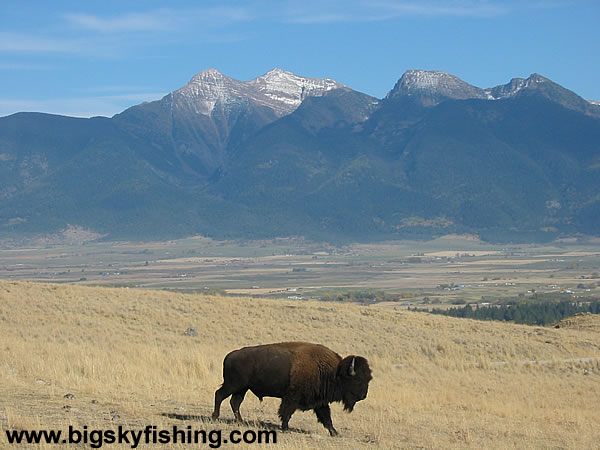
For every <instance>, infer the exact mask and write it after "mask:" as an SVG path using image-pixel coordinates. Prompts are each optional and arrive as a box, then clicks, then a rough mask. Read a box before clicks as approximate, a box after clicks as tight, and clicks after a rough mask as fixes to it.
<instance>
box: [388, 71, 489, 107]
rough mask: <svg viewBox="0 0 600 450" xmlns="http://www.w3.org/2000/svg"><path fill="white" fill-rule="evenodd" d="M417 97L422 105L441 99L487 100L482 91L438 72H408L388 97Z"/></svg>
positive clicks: (437, 101) (435, 102) (456, 78)
mask: <svg viewBox="0 0 600 450" xmlns="http://www.w3.org/2000/svg"><path fill="white" fill-rule="evenodd" d="M395 96H418V97H419V98H421V101H422V102H423V103H424V104H437V103H439V101H440V100H441V99H443V98H451V99H467V98H487V96H486V95H485V93H484V92H483V90H482V89H480V88H478V87H475V86H471V85H470V84H468V83H465V82H464V81H463V80H461V79H460V78H458V77H456V76H454V75H451V74H449V73H446V72H441V71H438V70H408V71H406V72H405V73H404V75H402V78H400V80H399V81H398V83H396V86H395V87H394V89H392V91H390V93H389V94H388V98H389V97H395Z"/></svg>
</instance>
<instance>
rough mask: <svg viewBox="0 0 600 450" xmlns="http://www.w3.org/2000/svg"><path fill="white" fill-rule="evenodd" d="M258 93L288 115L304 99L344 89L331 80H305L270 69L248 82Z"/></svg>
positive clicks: (305, 78) (304, 78) (283, 71)
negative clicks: (278, 104)
mask: <svg viewBox="0 0 600 450" xmlns="http://www.w3.org/2000/svg"><path fill="white" fill-rule="evenodd" d="M248 83H249V84H251V85H253V86H254V87H255V88H256V89H257V90H258V92H260V93H262V94H263V95H265V96H266V97H268V98H269V99H271V100H273V101H275V102H278V103H280V104H281V108H282V110H281V112H282V113H289V112H292V111H293V110H294V109H296V108H297V107H298V106H300V103H302V101H303V100H304V99H305V98H306V97H317V96H321V95H323V93H325V92H327V91H330V90H331V89H337V88H342V87H345V86H344V85H343V84H341V83H338V82H337V81H335V80H332V79H331V78H307V77H301V76H299V75H295V74H293V73H291V72H286V71H285V70H281V69H272V70H270V71H268V72H267V73H265V74H264V75H261V76H259V77H257V78H255V79H254V80H251V81H249V82H248Z"/></svg>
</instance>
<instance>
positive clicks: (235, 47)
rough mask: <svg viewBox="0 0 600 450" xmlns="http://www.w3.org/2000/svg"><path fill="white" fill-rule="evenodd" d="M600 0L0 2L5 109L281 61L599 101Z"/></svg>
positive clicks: (75, 111) (334, 72)
mask: <svg viewBox="0 0 600 450" xmlns="http://www.w3.org/2000/svg"><path fill="white" fill-rule="evenodd" d="M599 29H600V2H598V0H545V1H544V0H519V1H517V0H505V1H500V0H446V1H439V0H376V1H366V0H365V1H361V0H294V1H291V0H277V1H271V0H246V1H228V0H223V1H213V2H205V1H176V0H175V1H171V2H163V1H160V2H159V1H152V0H144V1H142V0H134V1H127V0H118V1H113V0H103V1H97V2H96V1H81V0H79V1H67V0H65V1H60V0H57V1H27V0H3V1H2V2H1V3H0V116H5V115H8V114H12V113H14V112H17V111H42V112H50V113H57V114H66V115H74V116H83V117H88V116H93V115H106V116H111V115H113V114H115V113H117V112H120V111H122V110H124V109H125V108H127V107H129V106H132V105H135V104H138V103H141V102H142V101H149V100H155V99H158V98H160V97H162V96H163V95H165V94H166V93H168V92H170V91H173V90H175V89H177V88H179V87H181V86H183V85H185V83H187V82H188V81H189V79H190V78H191V77H192V76H193V75H194V74H195V73H197V72H200V71H202V70H204V69H208V68H211V67H214V68H216V69H218V70H219V71H221V72H222V73H224V74H226V75H228V76H230V77H232V78H236V79H239V80H249V79H252V78H255V77H256V76H258V75H261V74H263V73H265V72H267V71H268V70H270V69H272V68H274V67H279V68H282V69H284V70H289V71H291V72H294V73H296V74H298V75H304V76H311V77H329V78H334V79H336V80H337V81H340V82H342V83H344V84H346V85H348V86H350V87H352V88H353V89H356V90H358V91H361V92H365V93H367V94H371V95H373V96H375V97H379V98H381V97H383V96H385V94H386V93H387V92H388V91H389V90H390V89H391V88H392V87H393V86H394V84H395V83H396V81H397V80H398V79H399V78H400V76H401V75H402V74H403V73H404V71H406V70H408V69H429V70H442V71H445V72H449V73H452V74H454V75H456V76H458V77H460V78H462V79H463V80H465V81H466V82H468V83H471V84H473V85H476V86H479V87H482V88H486V87H492V86H496V85H498V84H504V83H506V82H508V81H509V80H510V79H511V78H513V77H527V76H529V75H530V74H531V73H533V72H537V73H540V74H542V75H544V76H546V77H548V78H550V79H552V80H553V81H555V82H557V83H559V84H561V85H563V86H565V87H567V88H568V89H571V90H573V91H575V92H576V93H578V94H579V95H581V96H582V97H584V98H586V99H593V100H600V77H599V75H600V50H599V49H600V32H599V31H598V30H599Z"/></svg>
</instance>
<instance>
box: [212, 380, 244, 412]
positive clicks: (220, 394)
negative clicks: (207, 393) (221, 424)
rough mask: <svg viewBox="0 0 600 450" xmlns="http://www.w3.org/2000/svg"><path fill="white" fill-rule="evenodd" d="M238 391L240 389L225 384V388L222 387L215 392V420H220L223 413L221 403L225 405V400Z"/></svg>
mask: <svg viewBox="0 0 600 450" xmlns="http://www.w3.org/2000/svg"><path fill="white" fill-rule="evenodd" d="M237 391H239V389H238V388H235V387H232V386H231V385H228V384H227V383H223V386H221V387H220V388H219V389H217V390H216V391H215V409H214V411H213V413H212V418H213V419H218V418H219V415H220V413H221V403H223V400H225V399H226V398H227V397H229V396H230V395H231V394H233V393H235V392H237ZM240 403H241V402H240Z"/></svg>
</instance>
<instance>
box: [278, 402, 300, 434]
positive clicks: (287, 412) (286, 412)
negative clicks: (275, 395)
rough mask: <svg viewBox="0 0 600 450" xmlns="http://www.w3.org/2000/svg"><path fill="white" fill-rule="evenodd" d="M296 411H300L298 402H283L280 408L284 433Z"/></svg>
mask: <svg viewBox="0 0 600 450" xmlns="http://www.w3.org/2000/svg"><path fill="white" fill-rule="evenodd" d="M296 409H298V404H297V402H296V401H294V400H292V399H289V398H284V399H282V400H281V405H280V406H279V418H280V419H281V429H282V430H283V431H287V429H288V423H289V422H290V418H291V417H292V414H294V411H296Z"/></svg>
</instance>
